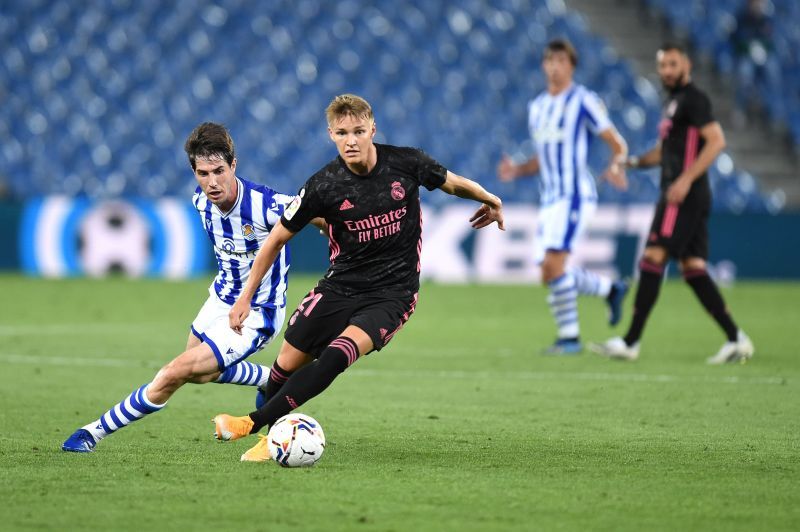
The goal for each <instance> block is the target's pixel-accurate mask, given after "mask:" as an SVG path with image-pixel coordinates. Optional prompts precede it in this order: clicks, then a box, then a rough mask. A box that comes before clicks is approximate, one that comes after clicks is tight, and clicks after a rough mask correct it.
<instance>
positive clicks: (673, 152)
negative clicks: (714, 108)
mask: <svg viewBox="0 0 800 532" xmlns="http://www.w3.org/2000/svg"><path fill="white" fill-rule="evenodd" d="M713 121H714V117H713V115H712V113H711V102H710V101H709V99H708V96H706V94H705V93H704V92H702V91H701V90H700V89H698V88H697V87H695V85H694V84H693V83H689V84H687V85H684V86H682V87H678V88H677V89H674V90H673V91H671V92H670V94H669V97H668V98H667V100H666V102H665V104H664V110H663V116H662V119H661V123H660V124H659V126H658V129H659V137H660V138H661V189H662V191H664V190H666V189H667V188H669V186H670V185H671V184H672V182H673V181H675V179H676V178H677V177H678V176H679V175H680V174H681V172H683V171H684V169H686V168H688V167H689V165H691V164H692V163H693V162H694V160H695V159H696V158H697V155H698V154H699V153H700V150H701V149H702V148H703V145H704V144H705V143H704V141H703V138H702V137H701V136H700V128H702V127H703V126H705V125H707V124H709V123H711V122H713ZM710 194H711V189H710V186H709V183H708V175H707V174H703V175H702V176H700V177H699V178H698V179H697V180H695V182H694V183H693V184H692V188H691V189H690V191H689V195H690V196H708V197H710Z"/></svg>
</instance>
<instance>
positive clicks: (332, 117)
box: [325, 94, 375, 126]
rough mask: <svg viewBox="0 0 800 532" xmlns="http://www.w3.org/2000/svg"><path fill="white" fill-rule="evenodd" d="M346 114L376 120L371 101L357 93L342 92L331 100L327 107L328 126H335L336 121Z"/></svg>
mask: <svg viewBox="0 0 800 532" xmlns="http://www.w3.org/2000/svg"><path fill="white" fill-rule="evenodd" d="M345 116H352V117H354V118H364V119H366V120H368V121H369V122H372V123H374V122H375V117H374V116H373V114H372V107H371V106H370V104H369V102H368V101H367V100H365V99H364V98H362V97H361V96H356V95H355V94H340V95H339V96H337V97H335V98H334V99H333V100H331V103H330V104H328V108H327V109H325V118H327V120H328V126H333V124H334V122H336V121H337V120H339V119H341V118H343V117H345Z"/></svg>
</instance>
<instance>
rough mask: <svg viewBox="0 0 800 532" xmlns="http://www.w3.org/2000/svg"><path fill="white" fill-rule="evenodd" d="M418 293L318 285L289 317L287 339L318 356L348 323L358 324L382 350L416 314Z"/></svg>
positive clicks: (303, 350)
mask: <svg viewBox="0 0 800 532" xmlns="http://www.w3.org/2000/svg"><path fill="white" fill-rule="evenodd" d="M416 305H417V294H413V295H411V296H397V297H395V296H390V295H386V294H368V295H358V296H351V297H347V296H343V295H340V294H337V293H336V292H333V291H332V290H326V289H324V288H320V287H319V286H318V287H316V288H314V289H313V290H312V291H311V292H309V293H308V295H306V297H304V298H303V300H302V301H301V302H300V304H299V305H298V306H297V310H295V311H294V314H292V316H291V317H290V318H289V325H288V326H287V327H286V332H285V333H284V335H283V337H284V339H285V340H286V341H287V342H289V343H290V344H291V345H292V346H294V347H295V348H297V349H299V350H300V351H302V352H304V353H308V354H309V355H311V356H313V357H315V358H317V357H319V356H320V354H322V351H323V350H324V349H325V348H326V347H328V344H330V343H331V342H332V341H333V340H334V339H336V338H337V337H338V336H340V335H341V334H342V331H344V330H345V329H346V328H347V326H348V325H355V326H356V327H358V328H360V329H362V330H363V331H364V332H366V333H367V334H368V335H369V337H370V338H371V339H372V344H373V345H374V346H375V349H376V350H378V351H380V350H381V349H382V348H383V347H384V346H385V345H386V344H388V343H389V341H390V340H391V339H392V337H394V335H395V334H396V333H397V331H399V330H400V328H402V327H403V325H405V323H406V322H407V321H408V320H409V318H410V317H411V314H413V313H414V309H415V307H416Z"/></svg>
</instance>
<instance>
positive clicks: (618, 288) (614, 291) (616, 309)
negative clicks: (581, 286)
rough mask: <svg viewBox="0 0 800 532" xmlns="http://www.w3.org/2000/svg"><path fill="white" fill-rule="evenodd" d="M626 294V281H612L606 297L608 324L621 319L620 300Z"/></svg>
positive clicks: (615, 322) (614, 323) (612, 324)
mask: <svg viewBox="0 0 800 532" xmlns="http://www.w3.org/2000/svg"><path fill="white" fill-rule="evenodd" d="M627 294H628V283H627V282H625V281H623V280H619V281H614V284H612V285H611V292H609V293H608V297H606V304H607V305H608V324H609V325H611V326H612V327H613V326H614V325H616V324H617V323H619V320H621V319H622V302H623V301H625V296H626V295H627Z"/></svg>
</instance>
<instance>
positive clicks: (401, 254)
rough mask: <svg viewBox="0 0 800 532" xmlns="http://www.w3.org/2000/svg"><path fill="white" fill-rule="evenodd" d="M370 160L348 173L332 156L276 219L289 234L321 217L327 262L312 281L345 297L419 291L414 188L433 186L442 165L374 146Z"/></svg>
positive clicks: (414, 152) (415, 153)
mask: <svg viewBox="0 0 800 532" xmlns="http://www.w3.org/2000/svg"><path fill="white" fill-rule="evenodd" d="M375 146H376V148H377V152H378V162H377V164H376V165H375V168H373V169H372V171H371V172H370V173H369V174H367V175H363V176H361V175H358V174H354V173H353V172H351V171H350V169H349V168H348V167H347V165H346V164H345V162H344V161H343V160H342V158H341V157H337V158H336V159H334V160H333V161H331V162H330V163H328V164H327V165H326V166H325V167H324V168H322V169H321V170H320V171H318V172H317V173H316V174H314V175H313V176H311V178H310V179H309V180H308V181H307V182H306V184H305V185H303V188H301V189H300V192H299V193H298V195H297V197H296V198H295V200H294V202H293V203H292V204H290V205H289V207H287V208H286V211H285V212H284V214H283V217H282V218H281V223H282V224H283V225H284V227H286V228H287V229H288V230H289V231H292V232H297V231H299V230H300V229H302V228H303V227H304V226H305V225H306V224H308V223H309V222H310V221H311V220H312V219H314V218H316V217H321V218H324V219H325V221H326V222H327V223H328V238H329V241H328V247H329V250H330V268H329V269H328V271H327V273H326V274H325V277H324V278H323V279H322V280H321V281H320V286H321V287H324V288H328V289H331V290H333V291H335V292H337V293H340V294H342V295H346V296H350V295H356V294H363V293H370V292H377V291H380V292H397V293H398V295H400V294H413V293H415V292H417V291H418V290H419V270H420V253H421V251H422V239H421V237H422V212H421V209H420V202H419V187H420V185H422V186H424V187H425V188H427V189H428V190H433V189H435V188H438V187H440V186H442V185H443V184H444V182H445V179H446V175H447V170H446V169H445V168H444V167H443V166H442V165H441V164H439V163H438V162H436V161H434V160H433V159H432V158H430V157H429V156H428V155H426V154H425V153H424V152H423V151H421V150H419V149H416V148H400V147H396V146H389V145H386V144H375Z"/></svg>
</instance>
